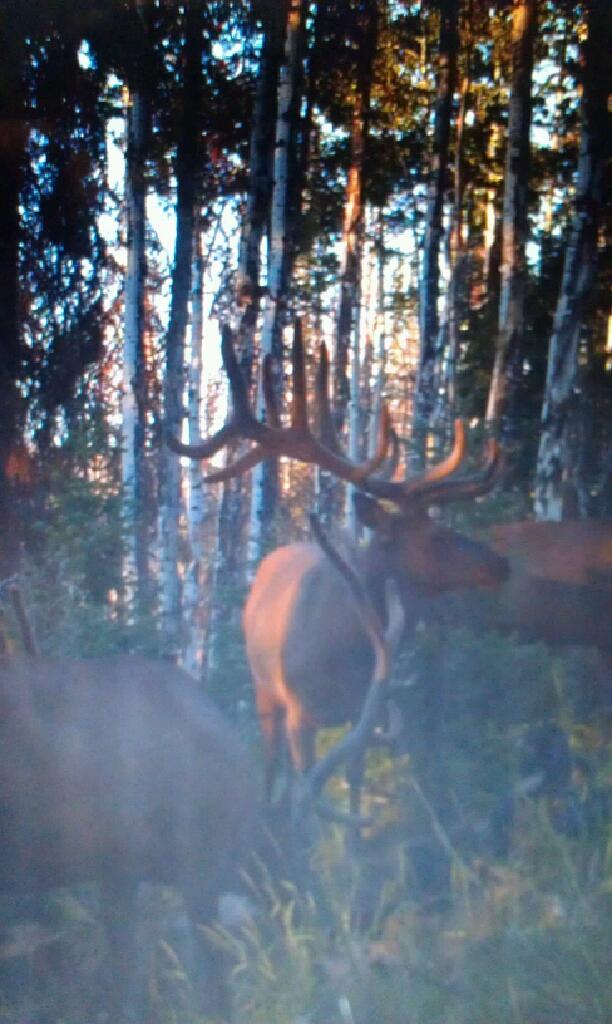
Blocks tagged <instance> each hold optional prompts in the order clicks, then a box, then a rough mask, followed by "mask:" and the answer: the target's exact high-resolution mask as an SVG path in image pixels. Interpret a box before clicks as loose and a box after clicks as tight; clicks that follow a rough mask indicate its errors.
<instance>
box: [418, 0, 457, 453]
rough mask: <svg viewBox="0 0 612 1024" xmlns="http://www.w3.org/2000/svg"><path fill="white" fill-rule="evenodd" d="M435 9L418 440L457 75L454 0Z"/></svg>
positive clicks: (426, 408)
mask: <svg viewBox="0 0 612 1024" xmlns="http://www.w3.org/2000/svg"><path fill="white" fill-rule="evenodd" d="M439 8H440V43H439V56H438V76H437V96H436V106H435V115H434V135H433V148H432V155H431V166H430V173H429V183H428V191H427V213H426V220H425V241H424V246H423V262H422V267H421V281H420V308H419V336H420V359H419V374H418V381H417V394H416V408H415V429H416V432H417V435H418V436H419V437H420V438H421V439H422V438H423V436H424V433H425V431H426V429H427V424H428V422H429V419H430V417H431V414H432V411H433V407H434V398H435V368H436V344H437V339H438V330H439V319H438V297H439V293H440V247H441V243H442V234H443V223H442V219H443V213H444V196H445V191H446V188H447V182H448V161H449V147H450V132H451V115H452V105H453V94H454V91H455V83H456V79H457V52H458V48H459V3H458V0H440V4H439Z"/></svg>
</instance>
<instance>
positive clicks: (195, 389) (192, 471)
mask: <svg viewBox="0 0 612 1024" xmlns="http://www.w3.org/2000/svg"><path fill="white" fill-rule="evenodd" d="M194 252H195V255H194V260H193V267H192V272H191V345H190V348H191V358H190V360H189V368H188V373H187V422H188V428H189V443H190V444H196V443H197V441H199V439H200V438H201V437H202V436H203V431H202V423H201V412H202V344H203V340H204V338H203V322H204V308H203V298H204V294H203V289H204V257H203V252H202V233H201V231H200V230H199V229H197V228H196V238H195V240H194ZM188 475H189V500H188V503H187V535H188V537H189V547H190V554H191V560H190V562H189V565H188V566H187V570H186V573H185V580H184V584H183V618H184V624H185V632H186V646H185V654H184V657H183V667H184V668H185V669H186V670H187V671H188V672H190V673H191V675H193V676H195V678H200V677H201V675H202V661H203V646H204V644H203V639H204V626H205V623H204V618H205V606H204V590H205V587H204V575H205V565H206V550H205V544H204V533H203V531H204V517H205V499H204V485H203V483H202V464H201V462H200V461H199V459H191V460H190V462H189V468H188Z"/></svg>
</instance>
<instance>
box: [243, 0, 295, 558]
mask: <svg viewBox="0 0 612 1024" xmlns="http://www.w3.org/2000/svg"><path fill="white" fill-rule="evenodd" d="M304 18H305V3H304V0H290V2H289V8H288V14H287V29H286V36H285V51H284V55H283V62H282V64H281V68H280V73H279V84H278V102H277V116H276V137H275V143H274V171H273V186H272V199H271V213H270V244H269V247H268V295H267V302H266V309H265V313H264V322H263V329H262V339H261V349H262V357H263V356H265V355H271V356H272V359H273V366H274V371H275V379H276V388H277V394H278V397H279V407H280V398H281V391H282V364H283V326H284V321H285V314H286V306H287V297H288V290H289V286H290V281H291V271H292V263H293V251H292V250H293V238H292V222H291V221H292V218H291V215H292V213H293V210H292V209H291V204H292V201H293V200H294V197H293V196H292V192H291V178H290V174H291V170H292V169H293V168H294V167H295V162H296V147H297V139H298V122H299V116H300V103H301V91H300V87H301V82H302V54H303V47H304ZM257 413H258V415H259V417H260V418H261V419H265V403H264V396H263V390H262V386H261V378H260V380H259V383H258V390H257ZM277 491H278V474H277V467H276V464H275V463H274V462H270V461H268V462H263V463H260V465H259V466H257V467H256V469H255V471H254V473H253V482H252V490H251V523H250V531H249V558H248V561H249V564H250V565H253V564H254V563H255V562H257V561H258V560H259V559H260V558H261V555H262V553H263V550H264V547H265V542H266V539H267V536H269V531H270V528H271V520H272V518H273V516H274V512H275V508H276V499H277Z"/></svg>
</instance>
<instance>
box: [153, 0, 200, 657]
mask: <svg viewBox="0 0 612 1024" xmlns="http://www.w3.org/2000/svg"><path fill="white" fill-rule="evenodd" d="M202 50H203V25H202V0H190V2H189V3H188V4H187V5H186V14H185V45H184V51H183V52H184V79H183V103H182V111H181V114H180V117H181V127H180V133H179V141H178V145H177V154H176V247H175V253H174V266H173V270H172V298H171V304H170V322H169V324H168V331H167V335H166V371H165V380H164V406H165V419H166V427H167V429H168V430H169V431H170V432H171V433H172V434H173V435H174V436H175V437H177V436H180V433H181V424H182V411H183V392H184V385H185V373H184V349H185V332H186V329H187V319H188V305H189V293H190V289H191V260H192V250H193V232H194V221H195V206H196V201H197V191H198V188H197V186H198V181H199V174H200V167H199V163H200V146H199V136H200V125H201V105H202ZM159 479H160V493H161V503H160V540H161V581H160V583H161V613H162V646H163V651H164V654H165V655H166V656H167V657H170V658H176V657H178V653H179V648H180V642H181V586H180V578H179V571H178V538H179V520H180V517H181V511H182V498H181V486H180V483H181V471H180V462H179V460H178V459H177V458H176V456H174V455H172V454H171V453H170V452H168V450H167V449H166V448H163V449H162V451H161V453H160V478H159Z"/></svg>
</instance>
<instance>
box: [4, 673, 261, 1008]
mask: <svg viewBox="0 0 612 1024" xmlns="http://www.w3.org/2000/svg"><path fill="white" fill-rule="evenodd" d="M0 744H1V749H2V759H1V763H0V833H1V835H2V856H1V858H0V890H1V891H2V892H4V893H11V894H16V893H17V894H18V893H24V894H25V893H36V892H42V891H46V890H48V889H51V888H54V887H58V886H67V885H74V884H75V883H80V882H89V881H96V882H100V883H101V884H102V893H103V903H105V904H108V903H109V902H112V900H113V898H114V897H115V898H116V899H115V902H117V900H118V902H119V903H120V904H122V905H123V907H124V909H125V908H127V907H129V906H130V905H131V901H130V894H132V893H134V891H135V890H136V887H137V885H138V883H139V882H141V881H149V882H154V883H163V884H168V885H172V886H174V887H175V888H176V889H178V890H179V891H180V893H181V894H182V895H183V897H184V900H185V905H186V909H187V910H188V912H189V915H190V917H191V919H192V921H193V922H197V923H206V922H211V921H213V920H214V918H215V916H216V913H217V904H218V897H219V896H220V894H221V893H222V892H224V891H225V890H228V889H230V888H231V887H232V885H233V882H234V879H235V874H236V870H237V868H238V867H239V866H240V865H241V864H242V863H244V861H245V858H246V855H247V852H248V849H249V846H250V843H251V839H252V836H253V830H254V826H255V816H256V806H257V800H256V788H257V785H256V782H257V780H256V773H255V772H254V771H253V766H252V764H251V763H250V759H249V757H248V756H247V754H246V752H245V751H244V749H243V747H242V744H241V742H240V740H239V738H238V736H237V735H236V733H235V732H234V730H233V729H232V727H231V726H230V725H229V724H228V723H227V722H226V721H225V720H224V719H223V717H222V715H221V714H220V712H219V711H218V710H217V709H216V708H215V707H214V706H213V705H212V704H211V703H210V702H209V701H208V700H207V699H206V698H205V697H204V696H203V695H202V693H201V692H199V689H198V687H197V685H196V684H195V682H194V681H193V680H192V679H191V678H190V677H189V676H187V675H186V674H185V673H184V672H182V671H180V670H179V669H176V668H174V667H173V666H171V665H168V664H165V663H161V662H154V661H149V660H147V659H144V658H140V657H133V656H127V655H125V656H115V657H106V658H96V659H92V660H89V661H68V660H52V659H48V658H42V657H24V658H21V659H9V660H6V661H4V662H2V663H0ZM124 917H127V918H129V917H130V915H129V913H126V914H125V915H124ZM127 923H128V925H130V924H131V925H132V934H131V935H130V933H129V929H123V930H122V931H117V930H114V931H113V932H112V933H111V935H110V936H109V938H110V945H111V951H112V955H113V958H114V961H115V964H114V970H115V977H114V978H113V979H112V982H111V983H110V985H109V1005H110V1009H111V1011H112V1012H113V1014H115V1015H116V1016H115V1019H117V1018H119V1019H122V1018H123V1017H124V1015H125V1014H126V1004H127V1002H128V995H127V992H128V990H129V988H130V985H131V984H132V980H131V979H130V978H129V977H128V975H129V973H130V970H131V968H132V967H133V964H134V955H135V949H134V948H133V942H134V938H133V921H132V922H130V921H129V920H128V922H127ZM198 931H199V930H198ZM204 973H205V972H204ZM209 974H212V975H213V976H215V975H217V974H218V965H217V966H216V967H215V968H214V969H213V970H212V971H210V970H209ZM216 980H217V981H218V978H216ZM206 999H207V1008H208V1012H211V1011H212V1010H213V1009H214V1007H215V1003H220V1002H222V1000H223V994H222V987H219V986H215V992H214V993H213V992H212V989H211V991H210V992H209V993H208V994H207V996H206Z"/></svg>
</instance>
